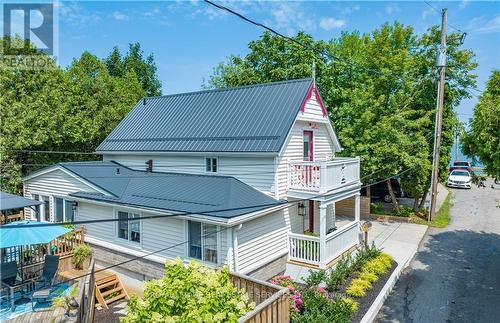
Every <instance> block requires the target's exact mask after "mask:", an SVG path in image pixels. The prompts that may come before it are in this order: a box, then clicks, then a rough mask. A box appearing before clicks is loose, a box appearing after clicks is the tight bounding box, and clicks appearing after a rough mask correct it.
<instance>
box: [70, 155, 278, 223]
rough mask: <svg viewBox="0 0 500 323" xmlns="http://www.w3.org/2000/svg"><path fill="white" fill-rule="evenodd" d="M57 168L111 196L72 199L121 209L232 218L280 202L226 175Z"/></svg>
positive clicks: (109, 165)
mask: <svg viewBox="0 0 500 323" xmlns="http://www.w3.org/2000/svg"><path fill="white" fill-rule="evenodd" d="M60 165H61V166H62V167H64V168H65V169H67V170H69V171H70V172H72V173H74V174H76V175H77V176H79V177H81V178H83V179H84V180H86V181H88V182H90V183H92V184H94V185H96V186H98V187H100V188H102V189H103V190H105V191H107V192H109V193H110V194H111V196H109V195H104V194H100V193H88V192H78V193H73V194H71V195H72V196H75V197H80V198H85V199H91V200H97V201H104V202H110V203H117V204H121V205H125V206H136V207H145V208H153V209H159V210H165V211H172V212H188V213H194V214H204V215H209V216H216V217H222V218H232V217H235V216H238V215H243V214H247V213H251V212H255V211H258V210H263V209H266V208H269V207H273V206H277V205H278V204H279V203H281V202H280V201H277V200H276V199H274V198H272V197H270V196H267V195H266V194H264V193H262V192H260V191H258V190H256V189H254V188H253V187H251V186H249V185H247V184H245V183H243V182H241V181H239V180H237V179H236V178H234V177H230V176H216V175H215V176H214V175H193V174H180V173H160V172H151V173H147V172H145V171H138V170H132V169H130V168H127V167H125V166H123V165H121V164H119V163H116V162H79V163H61V164H60ZM118 171H119V173H118Z"/></svg>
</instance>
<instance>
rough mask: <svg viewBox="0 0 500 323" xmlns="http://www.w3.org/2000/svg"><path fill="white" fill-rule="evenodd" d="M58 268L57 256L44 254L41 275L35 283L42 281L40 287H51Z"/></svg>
mask: <svg viewBox="0 0 500 323" xmlns="http://www.w3.org/2000/svg"><path fill="white" fill-rule="evenodd" d="M58 268H59V256H51V255H46V256H45V261H44V264H43V268H42V269H40V271H42V275H41V276H40V277H39V278H38V279H37V280H36V283H42V287H43V288H45V287H47V286H50V287H52V285H53V283H54V279H55V277H56V274H57V270H58Z"/></svg>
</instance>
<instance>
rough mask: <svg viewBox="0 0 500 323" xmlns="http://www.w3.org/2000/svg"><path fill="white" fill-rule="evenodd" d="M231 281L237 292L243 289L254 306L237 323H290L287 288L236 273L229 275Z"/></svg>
mask: <svg viewBox="0 0 500 323" xmlns="http://www.w3.org/2000/svg"><path fill="white" fill-rule="evenodd" d="M231 280H232V282H233V285H234V286H235V287H236V288H237V289H238V290H241V289H245V291H246V293H247V295H248V297H249V299H250V301H251V302H255V304H256V306H255V308H254V309H253V310H252V311H250V312H248V313H247V314H246V315H245V316H243V317H241V318H240V319H239V320H238V322H239V323H243V322H248V323H260V322H271V323H288V322H290V300H289V295H288V288H285V287H281V286H277V285H273V284H271V283H268V282H265V281H262V280H257V279H254V278H252V277H249V276H243V275H239V274H236V273H231Z"/></svg>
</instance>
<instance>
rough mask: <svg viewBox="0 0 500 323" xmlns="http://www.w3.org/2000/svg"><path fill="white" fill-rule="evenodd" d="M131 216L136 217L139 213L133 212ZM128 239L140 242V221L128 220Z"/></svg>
mask: <svg viewBox="0 0 500 323" xmlns="http://www.w3.org/2000/svg"><path fill="white" fill-rule="evenodd" d="M132 217H134V218H138V217H139V214H134V215H133V216H132ZM129 225H130V241H134V242H141V222H140V221H130V223H129Z"/></svg>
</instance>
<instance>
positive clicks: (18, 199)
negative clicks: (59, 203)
mask: <svg viewBox="0 0 500 323" xmlns="http://www.w3.org/2000/svg"><path fill="white" fill-rule="evenodd" d="M40 204H43V203H42V202H40V201H35V200H32V199H27V198H25V197H22V196H18V195H14V194H10V193H5V192H0V211H7V210H15V209H22V208H24V207H28V206H34V205H40Z"/></svg>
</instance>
